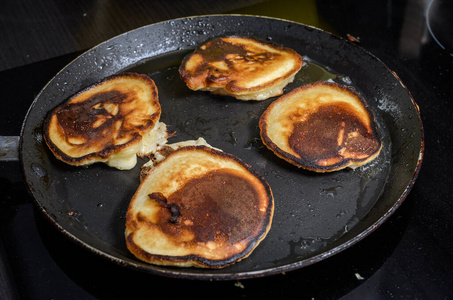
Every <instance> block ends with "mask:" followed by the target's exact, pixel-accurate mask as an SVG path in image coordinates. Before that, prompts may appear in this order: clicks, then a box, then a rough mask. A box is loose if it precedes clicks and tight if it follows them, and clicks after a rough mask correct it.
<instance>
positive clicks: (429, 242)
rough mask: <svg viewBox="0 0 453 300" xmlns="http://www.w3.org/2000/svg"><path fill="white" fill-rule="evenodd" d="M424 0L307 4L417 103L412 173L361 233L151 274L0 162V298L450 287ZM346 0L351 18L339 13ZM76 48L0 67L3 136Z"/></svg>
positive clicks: (439, 109) (452, 265) (431, 26)
mask: <svg viewBox="0 0 453 300" xmlns="http://www.w3.org/2000/svg"><path fill="white" fill-rule="evenodd" d="M425 2H426V1H425ZM425 2H423V1H413V2H412V3H411V5H407V4H403V3H401V4H400V3H399V2H394V1H386V4H385V5H380V4H377V3H376V4H374V7H373V4H370V5H367V6H360V5H351V6H350V7H349V8H345V7H344V6H342V4H341V3H342V2H341V1H338V3H337V2H335V3H329V5H328V8H327V5H325V6H323V5H319V6H318V13H319V17H322V18H323V19H324V20H328V23H329V28H330V29H331V30H332V31H333V32H334V34H337V35H340V36H343V37H346V36H347V34H350V35H351V36H353V37H354V38H356V39H357V40H358V45H359V46H361V47H363V48H365V49H366V50H367V51H369V52H371V53H372V54H373V55H375V56H376V57H378V58H379V59H380V60H382V61H383V62H384V63H385V64H386V65H387V66H388V67H389V68H390V69H391V70H393V71H394V72H395V73H396V74H397V75H398V76H399V78H400V79H401V80H402V82H403V83H404V84H405V85H406V86H407V88H408V90H409V91H410V92H411V94H412V96H413V98H414V99H415V101H416V102H417V104H418V105H419V107H420V111H421V117H422V121H423V126H424V132H425V147H426V148H425V149H426V150H425V158H424V161H423V165H422V168H421V172H420V174H419V176H418V178H417V180H416V183H415V185H414V187H413V188H412V190H411V192H410V193H409V195H408V196H407V198H406V200H405V201H404V203H403V205H402V206H401V207H400V208H398V209H397V211H396V212H395V213H394V214H393V215H392V216H391V217H390V219H389V220H388V221H387V222H386V223H385V224H384V225H382V226H381V227H380V228H378V229H377V230H376V231H375V232H373V233H372V234H371V235H370V236H368V237H366V238H365V239H364V240H362V241H360V242H359V243H358V244H356V245H354V246H352V247H350V248H348V249H347V250H345V251H343V252H341V253H339V254H337V255H335V256H333V257H331V258H328V259H326V260H324V261H321V262H319V263H316V264H314V265H311V266H308V267H305V268H302V269H299V270H295V271H291V272H288V273H286V274H279V275H273V276H269V277H264V278H257V279H247V280H240V281H219V282H216V281H214V282H210V281H197V280H182V279H172V278H165V277H160V276H153V275H149V274H144V273H141V272H137V271H133V270H129V269H127V268H124V267H122V266H118V265H116V264H114V263H112V262H110V261H107V260H105V259H101V258H99V257H97V256H95V255H94V254H92V253H91V252H88V251H87V250H86V249H82V248H80V247H79V246H77V245H75V244H74V243H73V242H72V241H70V240H68V239H67V238H66V237H64V236H62V235H61V234H60V232H58V231H57V230H56V229H55V228H54V227H53V226H52V225H51V224H50V223H49V222H48V221H47V220H46V219H45V218H44V217H43V216H42V215H41V213H40V212H39V211H37V210H36V209H35V206H34V204H33V201H32V199H31V197H30V196H29V194H28V192H27V189H26V186H25V183H24V181H23V179H22V175H21V167H20V163H19V162H18V161H10V162H1V163H0V188H1V190H2V197H1V198H0V199H1V202H0V237H1V238H0V298H1V299H137V298H144V295H146V296H149V297H151V296H153V297H155V296H157V295H156V294H155V293H157V292H159V296H161V297H162V296H163V297H170V298H176V297H187V295H197V296H198V297H200V298H207V297H215V298H217V299H226V298H228V299H237V298H240V299H258V298H261V299H269V298H273V299H305V298H307V299H339V298H343V299H392V298H395V299H450V298H452V297H453V251H452V249H453V234H452V232H453V217H452V216H453V201H452V200H453V199H452V194H453V189H452V183H453V180H452V178H453V177H452V175H453V172H452V168H451V166H452V165H453V164H452V163H453V160H452V156H451V155H450V154H451V151H452V150H453V129H452V128H453V126H451V125H452V121H451V116H452V113H453V104H452V101H453V92H452V88H451V81H452V78H453V76H452V75H453V74H452V68H453V47H452V37H451V28H453V27H452V26H451V14H448V12H452V10H451V6H452V5H451V4H450V3H448V2H447V1H434V2H428V3H425ZM348 3H349V2H348ZM348 9H351V10H354V11H353V15H354V16H355V17H356V18H345V17H341V18H340V17H338V14H340V13H345V12H346V11H347V10H348ZM449 17H450V19H449ZM357 25H358V26H357ZM449 34H450V35H449ZM78 54H79V53H77V52H75V53H71V54H68V55H64V56H61V57H56V58H52V59H49V60H45V61H41V62H37V63H33V64H29V65H26V66H23V67H18V68H14V69H10V70H6V71H3V72H0V82H1V86H2V89H1V90H0V95H1V97H0V98H1V101H0V131H1V132H0V134H1V135H2V136H17V135H19V133H20V128H21V124H22V121H23V119H24V117H25V115H26V112H27V109H28V107H29V105H30V104H31V102H32V100H33V98H34V97H35V96H36V95H37V94H38V92H39V91H40V90H41V89H42V88H43V87H44V86H45V84H46V83H47V82H48V81H49V80H50V79H51V78H52V77H53V76H54V75H55V74H56V73H57V72H58V71H59V70H60V69H61V68H62V67H64V66H65V65H66V64H67V63H69V62H70V61H71V60H72V59H73V58H75V57H76V56H77V55H78ZM162 292H163V294H160V293H162Z"/></svg>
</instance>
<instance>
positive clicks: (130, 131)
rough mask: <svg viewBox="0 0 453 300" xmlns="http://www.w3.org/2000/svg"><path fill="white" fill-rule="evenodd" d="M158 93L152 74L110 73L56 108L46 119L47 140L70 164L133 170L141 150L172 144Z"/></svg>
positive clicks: (55, 151) (145, 151)
mask: <svg viewBox="0 0 453 300" xmlns="http://www.w3.org/2000/svg"><path fill="white" fill-rule="evenodd" d="M157 93H158V91H157V87H156V85H155V84H154V81H153V80H152V79H151V78H149V77H148V76H146V75H142V74H135V73H126V74H122V75H114V76H111V77H108V78H106V79H104V80H102V81H100V82H98V83H96V84H94V85H92V86H89V87H87V88H86V89H84V90H82V91H80V92H79V93H77V94H75V95H74V96H72V97H70V98H69V99H68V100H67V101H66V102H65V103H63V104H61V105H60V106H58V107H56V108H55V109H54V110H52V111H51V112H50V113H49V114H48V115H47V116H46V119H45V120H44V126H43V131H44V139H45V141H46V143H47V145H48V147H49V149H50V150H51V151H52V152H53V154H54V155H55V156H56V157H57V158H58V159H60V160H62V161H64V162H66V163H68V164H70V165H75V166H81V165H90V164H92V163H95V162H104V163H106V164H108V165H110V166H113V167H116V168H118V169H131V168H132V167H134V166H135V164H136V162H137V157H136V154H137V153H141V154H146V153H149V152H152V151H153V149H154V148H155V147H157V146H158V144H159V143H160V144H162V143H165V142H166V137H167V131H166V126H165V124H163V123H159V122H158V121H159V118H160V114H161V107H160V104H159V100H158V94H157Z"/></svg>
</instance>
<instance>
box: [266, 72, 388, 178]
mask: <svg viewBox="0 0 453 300" xmlns="http://www.w3.org/2000/svg"><path fill="white" fill-rule="evenodd" d="M316 85H329V86H331V87H334V88H336V89H340V90H343V91H346V92H348V93H350V94H352V95H353V96H355V97H357V99H359V100H360V102H361V104H362V105H363V107H364V108H365V109H366V111H367V114H368V117H369V118H370V121H371V125H372V126H370V127H371V130H372V132H373V135H374V137H375V139H376V141H377V142H378V145H379V146H378V148H377V150H376V151H375V152H374V153H372V154H370V155H369V156H368V157H365V158H363V159H355V158H346V159H343V160H341V161H340V162H339V163H336V164H333V165H328V166H323V165H319V164H316V163H315V162H314V161H311V160H307V159H304V158H303V157H301V158H299V157H296V156H294V155H292V154H291V153H288V152H286V151H284V150H282V149H281V148H280V147H278V146H277V145H276V144H275V143H274V142H273V141H272V140H271V138H270V137H269V136H268V134H267V130H268V124H267V120H268V118H269V114H270V111H271V110H272V108H273V107H274V106H275V105H277V104H278V103H279V102H280V101H285V99H286V98H288V97H290V96H291V95H292V94H294V93H298V92H300V91H302V90H304V89H309V88H311V87H313V86H316ZM259 128H260V136H261V139H262V141H263V143H264V144H265V145H266V147H267V148H269V149H270V150H271V151H272V152H273V153H274V154H275V155H276V156H277V157H279V158H281V159H283V160H285V161H287V162H289V163H291V164H293V165H295V166H297V167H300V168H303V169H306V170H310V171H314V172H319V173H324V172H331V171H337V170H341V169H344V168H346V167H348V166H350V165H352V164H354V163H366V162H369V161H371V160H373V159H374V158H375V157H377V156H378V155H379V153H380V151H381V149H382V141H381V138H380V136H379V133H378V130H377V125H376V122H375V117H374V114H373V112H372V111H371V109H370V107H369V106H368V104H367V103H366V101H365V100H364V99H363V98H362V96H361V95H360V94H359V93H358V92H357V91H355V90H354V89H352V88H350V87H348V86H342V85H340V84H337V83H334V82H327V81H320V82H316V83H314V84H307V85H303V86H300V87H298V88H296V89H294V90H292V91H291V92H289V93H288V94H285V95H283V96H281V97H280V98H278V99H277V100H275V101H274V102H272V103H271V104H270V105H269V107H268V108H267V109H266V110H265V111H264V113H263V114H262V116H261V117H260V120H259Z"/></svg>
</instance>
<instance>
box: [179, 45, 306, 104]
mask: <svg viewBox="0 0 453 300" xmlns="http://www.w3.org/2000/svg"><path fill="white" fill-rule="evenodd" d="M301 67H302V57H301V56H300V55H299V54H298V53H296V52H295V51H294V50H292V49H289V48H285V47H282V46H280V45H275V44H270V43H264V42H261V41H258V40H255V39H252V38H247V37H237V36H232V37H222V38H216V39H213V40H210V41H208V42H206V43H205V44H203V45H201V46H200V47H198V48H197V49H196V50H195V51H194V52H193V53H191V54H188V55H187V56H186V57H185V58H184V60H183V62H182V64H181V66H180V68H179V73H180V75H181V78H182V79H183V81H184V82H185V83H186V84H187V86H188V87H189V88H190V89H192V90H201V91H210V92H212V93H213V94H219V95H226V96H232V97H235V98H236V99H239V100H264V99H267V98H270V97H274V96H278V95H281V94H282V93H283V88H284V87H285V86H286V85H287V84H288V83H290V82H292V81H293V80H294V76H295V74H296V73H297V72H298V71H299V70H300V68H301Z"/></svg>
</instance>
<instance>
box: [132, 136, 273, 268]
mask: <svg viewBox="0 0 453 300" xmlns="http://www.w3.org/2000/svg"><path fill="white" fill-rule="evenodd" d="M273 209H274V204H273V196H272V192H271V189H270V187H269V185H268V184H267V182H266V181H265V180H264V179H263V178H262V177H261V176H260V175H258V174H257V173H256V172H254V171H253V170H252V169H251V167H250V166H248V165H247V164H245V163H243V162H242V161H241V160H239V159H238V158H236V157H235V156H233V155H231V154H227V153H225V152H223V151H220V150H217V149H215V148H212V147H210V146H205V145H201V146H185V147H181V148H177V149H176V150H175V151H173V152H172V153H171V154H169V155H168V156H167V157H166V158H165V159H164V160H162V161H160V162H159V163H158V164H157V165H156V166H155V167H154V168H152V170H151V171H149V173H148V174H147V176H146V177H145V178H144V179H143V180H142V181H141V183H140V185H139V187H138V189H137V191H136V193H135V194H134V196H133V197H132V200H131V202H130V204H129V208H128V211H127V215H126V230H125V236H126V245H127V248H128V249H129V250H130V252H131V253H132V254H134V255H135V256H136V257H137V258H139V259H140V260H142V261H145V262H147V263H150V264H156V265H166V266H177V267H199V268H214V269H219V268H223V267H226V266H228V265H231V264H233V263H235V262H238V261H240V260H242V259H244V258H246V257H247V256H249V255H250V254H251V252H252V251H253V250H254V249H255V248H256V247H257V246H258V244H259V243H260V241H261V240H263V239H264V238H265V236H266V234H267V232H268V231H269V229H270V226H271V221H272V216H273Z"/></svg>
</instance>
